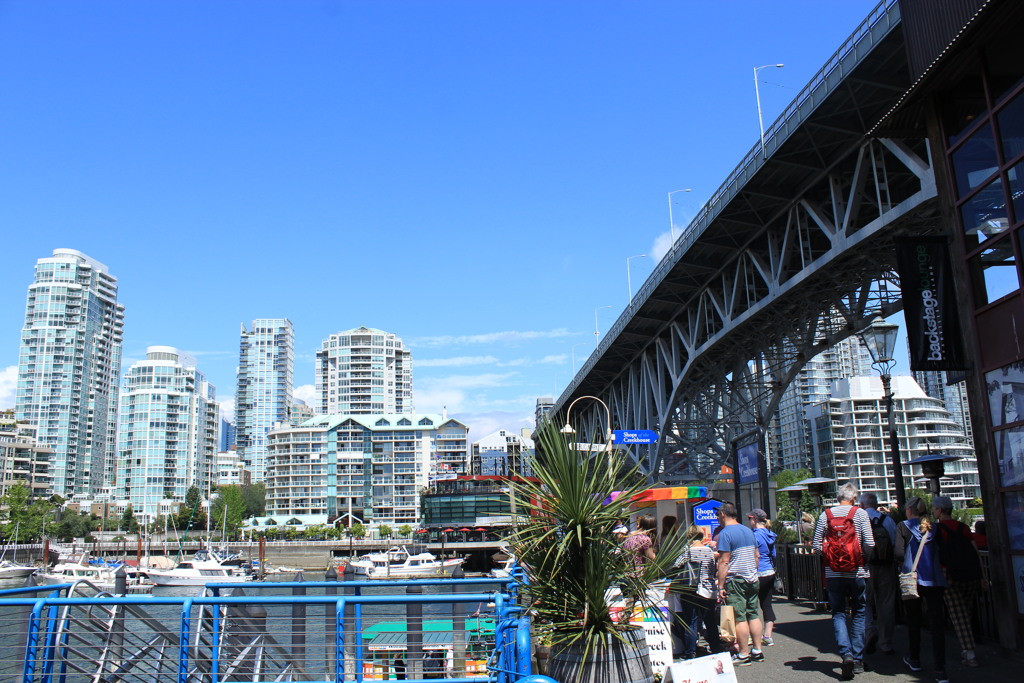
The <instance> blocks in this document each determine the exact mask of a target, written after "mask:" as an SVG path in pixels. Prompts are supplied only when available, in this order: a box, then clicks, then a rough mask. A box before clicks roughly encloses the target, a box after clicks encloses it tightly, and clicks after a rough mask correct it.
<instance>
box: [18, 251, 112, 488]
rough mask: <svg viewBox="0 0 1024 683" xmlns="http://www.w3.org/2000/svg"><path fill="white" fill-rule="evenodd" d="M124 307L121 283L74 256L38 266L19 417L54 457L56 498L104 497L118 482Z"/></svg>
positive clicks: (22, 359)
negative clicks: (116, 463)
mask: <svg viewBox="0 0 1024 683" xmlns="http://www.w3.org/2000/svg"><path fill="white" fill-rule="evenodd" d="M123 328H124V306H122V305H121V304H119V303H117V278H115V277H114V276H113V275H111V274H110V271H109V270H108V269H107V267H106V266H105V265H103V264H102V263H100V262H99V261H96V260H94V259H91V258H89V257H88V256H86V255H85V254H83V253H81V252H79V251H75V250H74V249H55V250H54V251H53V256H52V257H49V258H41V259H39V261H37V262H36V270H35V281H34V282H33V283H32V284H31V285H29V288H28V300H27V303H26V305H25V326H24V327H23V328H22V331H21V349H20V353H19V358H18V389H17V402H16V408H15V413H16V416H17V419H18V420H19V421H24V422H27V423H29V424H32V425H35V426H36V427H37V431H36V438H37V439H38V442H39V444H40V445H41V446H43V447H45V448H49V449H52V450H53V455H52V456H51V460H50V468H49V475H50V479H51V487H52V492H53V493H56V494H58V495H60V496H63V497H65V498H70V497H72V496H74V495H92V494H94V493H98V492H99V491H100V489H101V488H102V487H103V485H104V483H105V482H107V481H109V479H110V478H112V476H111V475H112V472H111V471H110V468H111V467H112V466H113V463H114V444H115V441H116V415H117V392H118V376H119V375H120V373H121V337H122V331H123Z"/></svg>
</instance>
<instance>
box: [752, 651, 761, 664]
mask: <svg viewBox="0 0 1024 683" xmlns="http://www.w3.org/2000/svg"><path fill="white" fill-rule="evenodd" d="M750 661H752V662H763V661H764V653H763V652H761V651H760V650H751V651H750Z"/></svg>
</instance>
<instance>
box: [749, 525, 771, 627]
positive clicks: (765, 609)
mask: <svg viewBox="0 0 1024 683" xmlns="http://www.w3.org/2000/svg"><path fill="white" fill-rule="evenodd" d="M747 519H749V520H750V526H751V527H753V529H754V539H755V540H756V541H757V557H758V560H757V581H758V588H757V599H758V602H760V603H761V617H762V620H763V621H764V635H763V636H761V644H762V645H774V644H775V641H774V640H772V631H773V630H774V629H775V610H774V609H773V608H772V593H773V592H774V591H775V539H776V538H778V534H776V533H775V532H774V531H772V523H771V520H769V519H768V513H767V512H765V511H764V510H762V509H761V508H754V509H753V510H751V511H750V514H748V515H747Z"/></svg>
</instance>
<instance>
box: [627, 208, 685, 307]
mask: <svg viewBox="0 0 1024 683" xmlns="http://www.w3.org/2000/svg"><path fill="white" fill-rule="evenodd" d="M690 191H691V190H690V188H686V189H685V190H672V191H671V192H669V193H668V230H669V234H670V235H672V244H675V243H676V222H675V221H674V220H673V219H672V195H674V194H675V193H676V192H690ZM630 298H632V297H630Z"/></svg>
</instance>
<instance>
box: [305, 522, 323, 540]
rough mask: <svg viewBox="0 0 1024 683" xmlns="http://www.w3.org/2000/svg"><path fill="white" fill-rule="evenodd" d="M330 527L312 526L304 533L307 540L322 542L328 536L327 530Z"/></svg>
mask: <svg viewBox="0 0 1024 683" xmlns="http://www.w3.org/2000/svg"><path fill="white" fill-rule="evenodd" d="M328 528H329V527H328V526H327V525H325V524H311V525H310V526H308V527H306V530H305V531H304V532H303V533H302V535H303V536H305V537H306V538H307V539H309V540H311V541H320V540H323V539H324V538H325V537H326V536H327V529H328Z"/></svg>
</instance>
